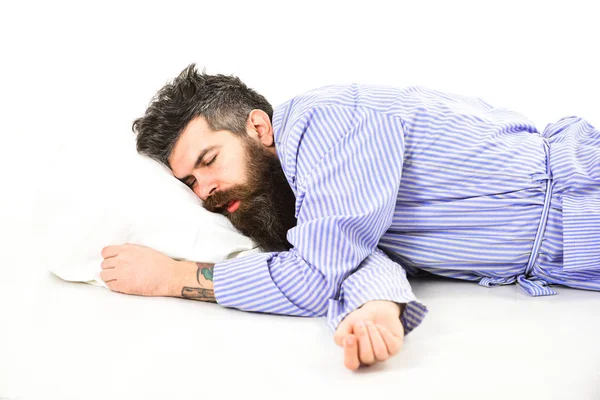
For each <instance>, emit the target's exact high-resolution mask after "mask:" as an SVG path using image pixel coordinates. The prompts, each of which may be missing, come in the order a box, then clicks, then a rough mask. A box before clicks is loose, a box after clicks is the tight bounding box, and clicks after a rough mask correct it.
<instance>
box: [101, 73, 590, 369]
mask: <svg viewBox="0 0 600 400" xmlns="http://www.w3.org/2000/svg"><path fill="white" fill-rule="evenodd" d="M133 129H134V132H136V134H137V149H138V152H140V153H143V154H146V155H148V156H150V157H152V158H154V159H155V160H157V161H159V162H161V163H163V164H164V165H166V166H168V167H169V168H170V169H171V171H172V172H173V175H174V176H175V177H176V178H177V179H179V180H181V181H182V182H184V183H185V184H186V185H188V186H189V187H190V188H191V190H193V191H194V193H195V194H196V195H197V196H198V197H199V198H200V199H202V200H203V202H204V206H205V207H206V208H207V209H208V210H210V211H213V212H219V213H222V214H224V215H226V216H227V217H228V218H229V219H230V220H231V222H232V223H233V225H234V226H235V227H236V228H237V229H239V230H240V232H242V233H243V234H245V235H247V236H248V237H250V238H252V239H253V240H254V241H255V242H256V243H257V244H258V246H259V247H260V248H261V249H263V250H264V251H265V252H264V253H260V254H256V255H250V256H246V257H243V258H239V259H233V260H228V261H225V262H222V263H218V264H216V265H210V264H203V263H201V262H198V263H195V262H187V261H175V260H172V259H170V258H168V257H166V256H165V255H162V254H160V253H158V252H156V251H154V250H152V249H149V248H145V247H141V246H134V245H123V246H108V247H106V248H104V249H103V251H102V255H103V257H104V261H103V263H102V268H103V271H102V274H101V277H102V279H103V280H104V281H105V282H106V283H107V285H108V287H109V288H110V289H111V290H114V291H118V292H122V293H130V294H139V295H149V296H176V297H183V298H190V299H196V300H202V301H210V302H217V303H218V304H221V305H223V306H226V307H235V308H238V309H241V310H247V311H255V312H268V313H277V314H286V315H297V316H326V317H327V321H328V323H329V324H330V326H331V327H332V328H333V329H334V330H335V335H334V338H335V341H336V343H337V344H338V345H340V346H342V347H343V348H344V364H345V365H346V367H348V368H350V369H353V370H354V369H356V368H358V367H359V366H360V365H361V364H362V365H371V364H373V363H376V362H380V361H384V360H386V359H388V358H390V357H391V356H393V355H395V354H397V353H398V352H399V350H400V348H401V346H402V344H403V340H404V335H405V334H408V333H409V332H411V331H412V330H413V329H414V328H416V327H417V326H418V325H419V324H420V323H421V322H422V320H423V318H424V317H425V315H426V314H427V308H426V307H425V306H424V305H423V304H421V303H420V302H419V301H418V300H417V298H416V297H415V295H414V294H413V292H412V290H411V287H410V284H409V282H408V280H407V278H406V274H407V273H408V274H410V275H411V276H415V277H416V276H420V275H424V274H435V275H440V276H445V277H452V278H457V279H464V280H470V281H474V282H478V283H479V284H480V285H482V286H486V287H491V286H497V285H505V284H512V283H517V284H518V285H519V286H520V287H521V288H523V289H524V290H525V291H526V292H527V293H528V294H530V295H531V296H542V295H552V294H555V293H556V292H555V291H554V290H553V289H551V288H550V287H549V286H550V285H566V286H570V287H574V288H580V289H590V290H600V245H599V243H600V229H599V227H600V167H599V162H600V161H599V160H600V132H599V131H598V130H596V129H595V128H594V127H593V126H591V125H590V124H589V123H587V122H586V121H585V120H583V119H581V118H576V117H569V118H563V119H561V120H560V121H558V122H557V123H555V124H550V125H548V126H547V127H546V129H545V130H544V132H543V133H542V134H540V133H539V132H538V131H537V129H536V128H535V126H534V125H533V123H531V121H529V120H528V119H527V118H525V117H524V116H522V115H520V114H518V113H515V112H512V111H509V110H505V109H497V108H494V107H492V106H490V105H489V104H487V103H486V102H484V101H483V100H481V99H478V98H475V97H468V96H460V95H455V94H450V93H443V92H439V91H435V90H430V89H427V88H422V87H410V88H405V89H399V88H392V87H381V86H368V85H357V84H352V85H335V86H327V87H323V88H319V89H316V90H312V91H309V92H307V93H304V94H302V95H299V96H297V97H294V98H293V99H291V100H289V101H287V102H285V103H284V104H282V105H280V106H279V107H277V108H276V109H275V110H273V109H272V107H271V105H270V104H269V102H268V101H267V100H266V99H265V98H264V97H263V96H261V95H259V94H258V93H257V92H255V91H254V90H252V89H249V88H248V87H246V85H244V84H243V83H242V82H241V81H240V80H239V79H238V78H235V77H231V76H224V75H207V74H205V73H199V72H198V71H197V70H196V68H195V66H194V65H193V64H192V65H190V66H189V67H188V68H186V69H185V70H184V71H183V72H182V73H181V74H180V75H179V76H178V77H177V78H176V79H175V80H174V81H172V82H171V83H169V84H167V85H165V86H164V87H163V88H162V89H160V91H159V92H158V93H157V95H156V96H155V97H154V99H153V100H152V102H151V103H150V105H149V107H148V109H147V110H146V113H145V115H144V116H143V117H141V118H139V119H137V120H136V121H135V122H134V124H133ZM199 261H202V260H199Z"/></svg>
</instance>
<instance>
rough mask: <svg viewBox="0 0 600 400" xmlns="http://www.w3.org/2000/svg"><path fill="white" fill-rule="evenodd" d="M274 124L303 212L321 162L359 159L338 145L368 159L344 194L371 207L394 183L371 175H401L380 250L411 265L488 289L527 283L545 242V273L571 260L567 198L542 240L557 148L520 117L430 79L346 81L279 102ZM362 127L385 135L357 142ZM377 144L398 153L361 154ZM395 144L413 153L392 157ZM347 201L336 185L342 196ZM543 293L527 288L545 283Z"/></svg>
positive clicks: (555, 205)
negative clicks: (367, 173)
mask: <svg viewBox="0 0 600 400" xmlns="http://www.w3.org/2000/svg"><path fill="white" fill-rule="evenodd" d="M273 126H274V129H275V137H276V141H277V144H278V153H279V155H280V159H281V161H282V165H283V168H284V171H285V172H286V175H287V176H288V180H289V182H290V184H291V185H292V187H293V189H294V191H295V193H296V196H297V203H296V211H297V215H298V216H299V217H300V218H302V212H301V210H302V208H303V206H304V197H305V194H306V193H307V192H309V191H310V189H309V186H311V185H315V184H318V183H316V181H317V180H318V179H315V177H314V176H313V175H314V174H313V171H314V170H317V169H318V168H319V165H320V164H321V163H328V164H340V165H344V161H343V158H344V157H349V156H348V152H343V151H337V150H336V148H338V147H340V145H344V144H343V142H344V141H347V142H348V144H347V145H344V146H346V147H347V148H350V147H351V146H352V145H351V144H350V142H352V141H354V142H356V145H355V148H354V149H353V151H354V152H355V153H356V158H355V159H356V164H360V165H356V166H355V167H356V170H355V171H353V173H347V174H346V177H345V178H344V179H343V180H342V182H341V183H340V184H338V185H337V186H336V187H335V189H334V191H347V190H351V191H353V193H354V196H356V197H358V198H360V199H361V200H360V201H361V202H364V203H368V202H369V201H371V199H372V198H373V197H375V196H376V195H377V194H378V190H377V189H378V188H379V187H381V189H382V191H384V192H385V189H384V186H385V185H386V183H382V185H381V186H377V185H375V186H374V189H375V190H371V191H369V192H363V191H361V190H360V187H361V186H362V185H361V184H360V182H358V183H357V182H356V181H360V180H361V179H362V178H361V177H362V176H363V175H364V174H363V172H362V171H364V170H367V169H375V170H377V171H378V172H379V173H378V174H377V176H378V177H379V179H381V180H382V182H383V180H384V178H386V176H387V175H393V174H395V173H398V174H399V175H400V176H401V178H400V182H399V185H398V190H397V194H396V196H395V199H394V202H395V204H394V208H393V211H392V212H391V214H390V220H389V221H386V222H389V226H388V227H387V229H386V230H385V232H384V233H383V234H382V235H381V237H380V239H379V241H378V247H379V248H380V249H383V250H384V251H386V253H387V254H388V255H389V256H390V257H391V258H392V259H394V260H396V261H398V262H399V263H400V264H401V265H402V266H403V267H404V268H405V269H406V270H407V271H408V272H409V273H412V274H418V273H419V272H420V271H422V270H425V271H428V272H431V273H434V274H438V275H444V276H448V277H454V278H460V279H467V280H473V281H478V282H480V284H482V285H484V286H490V285H495V284H505V283H513V282H515V281H519V282H521V283H526V284H527V282H525V281H524V279H525V278H526V275H529V273H530V272H531V268H532V267H533V266H534V265H530V266H529V270H528V269H527V267H528V263H529V261H530V256H531V253H532V250H533V248H534V241H535V240H536V238H537V239H538V240H540V241H542V240H543V242H544V246H545V247H544V248H543V249H542V250H543V251H542V254H543V256H542V257H541V258H540V260H539V264H540V265H536V267H537V268H538V269H539V268H540V267H544V266H545V267H546V268H556V267H560V266H561V264H562V263H563V257H562V225H561V224H560V219H561V213H562V204H561V202H560V199H559V196H558V195H556V196H553V197H552V198H549V199H548V203H549V205H550V203H551V207H546V208H547V209H548V210H547V213H548V214H549V220H550V223H549V224H548V225H547V226H546V225H545V224H544V227H543V228H544V229H545V230H546V232H545V235H544V236H543V237H542V235H539V234H538V230H540V229H541V228H540V219H541V217H542V214H543V213H544V204H545V200H546V192H547V188H548V186H547V185H548V178H550V176H549V174H548V169H547V153H548V154H549V147H550V145H549V142H548V140H547V139H545V138H544V137H543V136H542V135H541V134H539V133H538V132H537V130H536V128H535V126H534V125H533V123H532V122H531V121H529V120H528V119H527V118H525V117H524V116H522V115H520V114H518V113H515V112H512V111H510V110H505V109H496V108H493V107H492V106H490V105H489V104H487V103H486V102H484V101H482V100H480V99H477V98H474V97H467V96H459V95H453V94H448V93H443V92H439V91H434V90H430V89H427V88H422V87H410V88H405V89H399V88H389V87H377V86H366V85H344V86H342V85H340V86H327V87H324V88H320V89H316V90H313V91H310V92H307V93H305V94H303V95H301V96H298V97H296V98H294V99H292V100H290V101H288V102H286V103H284V104H283V105H281V106H280V107H278V108H277V109H276V110H275V115H274V121H273ZM361 135H363V136H365V135H367V136H368V135H373V136H375V138H374V139H375V140H374V141H373V142H369V141H367V140H366V139H365V141H364V142H363V141H362V140H361V139H360V138H352V137H360V136H361ZM372 143H375V144H374V146H378V147H380V148H383V149H386V150H388V151H384V150H382V149H380V150H381V151H380V153H379V155H378V158H377V159H376V160H375V159H373V160H369V157H361V156H359V153H362V152H371V151H373V149H370V148H369V145H370V144H372ZM394 146H397V147H396V150H395V151H396V152H401V153H402V154H400V155H397V154H391V153H390V151H389V149H391V148H394ZM381 158H383V160H382V159H381ZM338 172H339V171H338ZM319 179H325V177H324V176H321V177H320V178H319ZM352 181H355V182H354V183H353V182H352ZM336 197H337V193H334V192H332V193H331V199H332V201H331V203H332V204H333V203H336V202H335V201H334V199H335V198H336ZM342 197H343V196H342ZM342 197H340V198H342ZM311 207H315V205H314V203H313V204H311ZM336 207H337V212H339V213H352V212H355V211H356V210H355V209H352V207H348V205H347V204H339V203H338V204H337V206H336ZM332 212H336V211H335V210H332ZM384 219H385V218H384ZM349 223H350V222H349ZM530 264H531V263H530ZM535 279H536V278H535V277H534V280H535ZM534 289H535V290H528V292H529V293H530V294H534V292H536V291H539V290H538V289H540V288H538V287H537V286H536V287H535V288H534ZM526 290H527V289H526ZM541 290H542V292H543V294H551V293H550V292H548V291H544V290H543V289H541ZM546 290H549V289H546Z"/></svg>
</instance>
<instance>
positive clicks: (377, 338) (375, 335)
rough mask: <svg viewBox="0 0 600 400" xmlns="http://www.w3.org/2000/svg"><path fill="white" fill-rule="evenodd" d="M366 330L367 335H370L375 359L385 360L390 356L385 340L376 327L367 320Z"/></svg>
mask: <svg viewBox="0 0 600 400" xmlns="http://www.w3.org/2000/svg"><path fill="white" fill-rule="evenodd" d="M367 330H368V331H369V336H370V337H371V345H372V346H373V354H374V355H375V359H376V360H377V361H385V360H387V359H388V358H390V355H389V353H388V349H387V346H386V345H385V341H384V340H383V338H382V337H381V333H379V329H377V327H376V326H375V324H374V323H373V322H372V321H367Z"/></svg>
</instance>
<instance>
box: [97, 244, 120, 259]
mask: <svg viewBox="0 0 600 400" xmlns="http://www.w3.org/2000/svg"><path fill="white" fill-rule="evenodd" d="M120 249H121V246H106V247H105V248H103V249H102V252H101V254H102V258H110V257H115V256H116V255H117V254H119V250H120Z"/></svg>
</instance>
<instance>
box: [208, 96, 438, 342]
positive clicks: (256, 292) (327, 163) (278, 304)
mask: <svg viewBox="0 0 600 400" xmlns="http://www.w3.org/2000/svg"><path fill="white" fill-rule="evenodd" d="M309 120H310V123H308V124H306V126H304V127H302V130H301V131H300V132H301V133H302V135H301V137H302V141H301V142H299V143H298V145H296V146H295V147H296V148H297V150H296V151H297V154H296V157H295V159H296V160H297V161H296V164H295V165H294V168H293V171H292V173H291V175H293V176H292V179H293V181H294V183H295V185H296V200H297V201H296V214H297V218H298V223H297V225H296V227H294V228H292V229H291V230H290V231H289V232H288V237H287V238H288V241H289V242H290V243H291V244H292V246H293V247H292V248H291V249H290V250H289V251H287V252H280V253H262V254H257V255H253V256H247V257H243V258H240V259H233V260H228V261H225V262H222V263H218V264H216V265H215V267H214V288H215V297H216V300H217V302H218V303H219V304H221V305H224V306H227V307H234V308H238V309H242V310H247V311H258V312H267V313H276V314H287V315H300V316H326V317H327V320H328V323H329V325H330V326H331V327H332V328H334V329H335V328H336V327H337V325H338V324H339V323H340V321H341V320H342V319H343V318H344V317H345V316H346V315H347V314H348V313H349V312H351V311H352V310H354V309H356V308H358V307H360V306H361V305H362V304H364V303H365V302H367V301H369V300H390V301H394V302H398V303H407V306H406V309H405V311H404V313H403V314H402V316H401V319H402V322H403V323H404V327H405V331H406V333H408V332H410V331H411V330H412V329H414V328H415V327H416V326H418V325H419V324H420V322H421V321H422V320H423V318H424V317H425V315H426V313H427V309H426V308H425V306H423V305H422V304H420V303H419V302H417V301H416V298H415V296H414V294H413V293H412V290H411V288H410V285H409V283H408V281H407V280H406V273H405V271H404V269H403V268H402V267H401V266H400V265H399V264H397V263H395V262H393V261H391V260H390V259H389V258H388V257H387V256H386V255H385V254H384V253H383V252H382V251H380V250H378V249H377V244H378V242H379V239H380V238H381V236H382V235H383V234H384V233H385V232H386V230H387V229H388V228H389V227H390V225H391V222H392V218H393V213H394V208H395V204H396V197H397V193H398V187H399V185H400V180H401V172H402V163H403V155H404V135H403V130H402V123H401V121H400V119H398V118H397V117H395V116H390V115H387V114H385V113H380V112H377V111H374V110H372V109H369V108H362V107H342V106H327V107H321V108H317V109H315V110H313V111H312V112H311V113H310V118H309Z"/></svg>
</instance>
